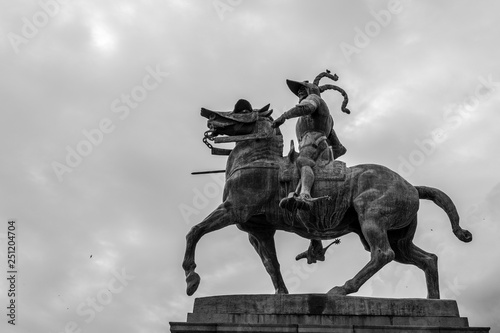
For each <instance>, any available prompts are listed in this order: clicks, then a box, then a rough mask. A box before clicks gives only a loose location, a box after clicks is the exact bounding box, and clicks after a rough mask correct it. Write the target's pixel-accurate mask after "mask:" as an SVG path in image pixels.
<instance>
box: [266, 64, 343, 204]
mask: <svg viewBox="0 0 500 333" xmlns="http://www.w3.org/2000/svg"><path fill="white" fill-rule="evenodd" d="M325 76H326V77H328V78H330V79H332V80H334V81H337V80H338V76H337V75H336V74H335V75H331V74H330V71H328V70H327V71H326V72H323V73H320V74H319V75H318V76H317V77H316V78H315V79H314V82H313V83H309V82H308V81H303V82H297V81H292V80H287V81H286V82H287V85H288V87H289V88H290V90H291V91H292V92H293V93H294V94H295V95H296V96H297V97H299V104H297V105H296V106H295V107H293V108H291V109H290V110H288V111H286V112H285V113H283V114H282V115H281V116H280V117H278V118H277V119H276V120H275V121H274V122H273V126H274V127H279V126H280V125H282V124H283V123H284V122H285V120H287V119H290V118H299V119H298V120H297V125H296V128H295V131H296V135H297V138H298V140H299V157H298V158H297V166H298V168H299V169H300V185H299V186H300V194H298V196H297V193H291V194H290V195H289V197H288V198H285V199H283V200H282V201H281V202H280V206H281V207H282V208H285V209H289V210H292V209H293V206H294V205H295V204H296V205H297V208H299V209H304V210H310V209H311V206H312V202H313V201H314V200H315V199H314V198H312V197H311V187H312V186H313V183H314V172H313V167H314V165H315V164H316V161H317V160H318V158H319V157H320V156H321V155H322V153H323V152H324V151H325V150H326V149H328V147H329V146H331V147H332V150H333V158H334V159H336V158H338V157H340V156H342V155H344V154H345V152H346V148H345V147H344V146H343V145H342V144H341V143H340V141H339V139H338V137H337V135H336V134H335V131H334V130H333V118H332V116H331V114H330V110H329V109H328V106H327V105H326V103H325V101H324V100H323V99H322V98H321V95H320V94H321V92H323V91H325V90H327V89H333V90H337V91H339V92H340V93H341V94H342V95H343V96H344V102H343V104H342V111H343V112H345V113H350V111H349V109H347V108H346V106H347V102H348V97H347V94H346V93H345V91H344V90H342V89H341V88H339V87H338V86H335V85H331V84H327V85H323V86H318V83H319V81H320V79H321V78H322V77H325Z"/></svg>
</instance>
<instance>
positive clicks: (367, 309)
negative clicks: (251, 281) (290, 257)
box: [170, 294, 490, 333]
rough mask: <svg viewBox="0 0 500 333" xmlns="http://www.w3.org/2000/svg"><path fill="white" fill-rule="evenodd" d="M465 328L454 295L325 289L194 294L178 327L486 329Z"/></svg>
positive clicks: (318, 331)
mask: <svg viewBox="0 0 500 333" xmlns="http://www.w3.org/2000/svg"><path fill="white" fill-rule="evenodd" d="M489 330H490V329H489V328H487V327H469V322H468V320H467V318H463V317H460V315H459V312H458V306H457V302H456V301H453V300H428V299H392V298H371V297H353V296H328V295H325V294H294V295H228V296H213V297H203V298H197V299H195V302H194V308H193V313H189V314H188V317H187V322H185V323H184V322H171V323H170V331H171V332H172V333H180V332H183V333H184V332H207V333H208V332H302V333H313V332H314V333H322V332H342V333H344V332H345V333H347V332H380V333H382V332H412V333H417V332H418V333H421V332H447V333H452V332H469V333H472V332H477V333H479V332H481V333H486V332H489Z"/></svg>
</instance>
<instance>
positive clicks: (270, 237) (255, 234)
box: [248, 230, 288, 294]
mask: <svg viewBox="0 0 500 333" xmlns="http://www.w3.org/2000/svg"><path fill="white" fill-rule="evenodd" d="M248 233H249V235H248V236H249V239H250V243H251V244H252V245H253V247H254V248H255V250H256V251H257V253H258V254H259V256H260V258H261V259H262V263H263V264H264V267H265V268H266V271H267V273H268V274H269V275H270V276H271V280H272V281H273V285H274V290H275V292H276V294H288V290H287V288H286V286H285V282H284V281H283V277H282V275H281V271H280V264H279V262H278V257H277V256H276V247H275V245H274V234H275V230H267V232H266V231H255V230H252V231H248Z"/></svg>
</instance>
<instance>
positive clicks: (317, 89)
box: [286, 69, 351, 113]
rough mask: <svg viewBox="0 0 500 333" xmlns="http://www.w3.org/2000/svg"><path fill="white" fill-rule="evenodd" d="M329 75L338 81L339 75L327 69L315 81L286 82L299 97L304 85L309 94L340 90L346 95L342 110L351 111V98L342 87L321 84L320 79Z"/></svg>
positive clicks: (319, 94)
mask: <svg viewBox="0 0 500 333" xmlns="http://www.w3.org/2000/svg"><path fill="white" fill-rule="evenodd" d="M325 76H326V77H328V78H329V79H332V80H333V81H337V80H338V79H339V77H338V76H337V74H334V75H332V74H331V72H330V71H329V70H328V69H327V70H326V71H324V72H322V73H319V74H318V75H317V76H316V78H315V79H314V81H313V83H310V82H309V81H302V82H299V81H293V80H286V84H287V85H288V88H290V90H291V91H292V92H293V93H294V94H295V95H296V96H297V97H298V96H299V90H300V88H302V87H304V88H306V90H307V94H308V95H311V94H313V95H318V96H321V93H322V92H323V91H325V90H328V89H332V90H336V91H338V92H340V93H341V94H342V96H343V97H344V102H343V103H342V112H345V113H351V111H349V109H347V103H348V102H349V98H348V96H347V93H346V92H345V91H344V90H343V89H342V88H340V87H338V86H335V85H333V84H325V85H322V86H319V81H320V80H321V79H322V78H323V77H325Z"/></svg>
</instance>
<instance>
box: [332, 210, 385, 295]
mask: <svg viewBox="0 0 500 333" xmlns="http://www.w3.org/2000/svg"><path fill="white" fill-rule="evenodd" d="M386 218H388V217H386ZM383 219H384V218H379V219H378V222H379V223H377V220H376V219H374V218H367V219H364V220H363V221H360V222H361V223H360V224H361V232H362V233H363V236H364V238H365V239H366V241H367V244H368V246H369V248H370V253H371V258H370V261H369V262H368V263H367V264H366V265H365V267H363V268H362V269H361V270H360V271H359V273H358V274H356V275H355V276H354V277H353V278H352V279H350V280H348V281H347V282H346V283H345V284H344V285H343V286H338V287H335V288H333V289H331V290H330V291H329V292H328V294H330V295H342V296H343V295H347V294H350V293H353V292H356V291H358V290H359V288H360V287H361V286H362V285H363V284H364V283H365V282H366V281H367V280H368V279H369V278H371V277H372V276H373V275H374V274H375V273H377V272H378V271H379V270H380V269H381V268H382V267H384V266H385V265H386V264H388V263H389V262H391V261H392V260H393V259H394V251H393V250H392V248H391V246H390V244H389V239H388V237H387V231H386V230H385V229H383V228H381V227H380V225H384V223H380V222H381V221H380V220H383Z"/></svg>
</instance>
